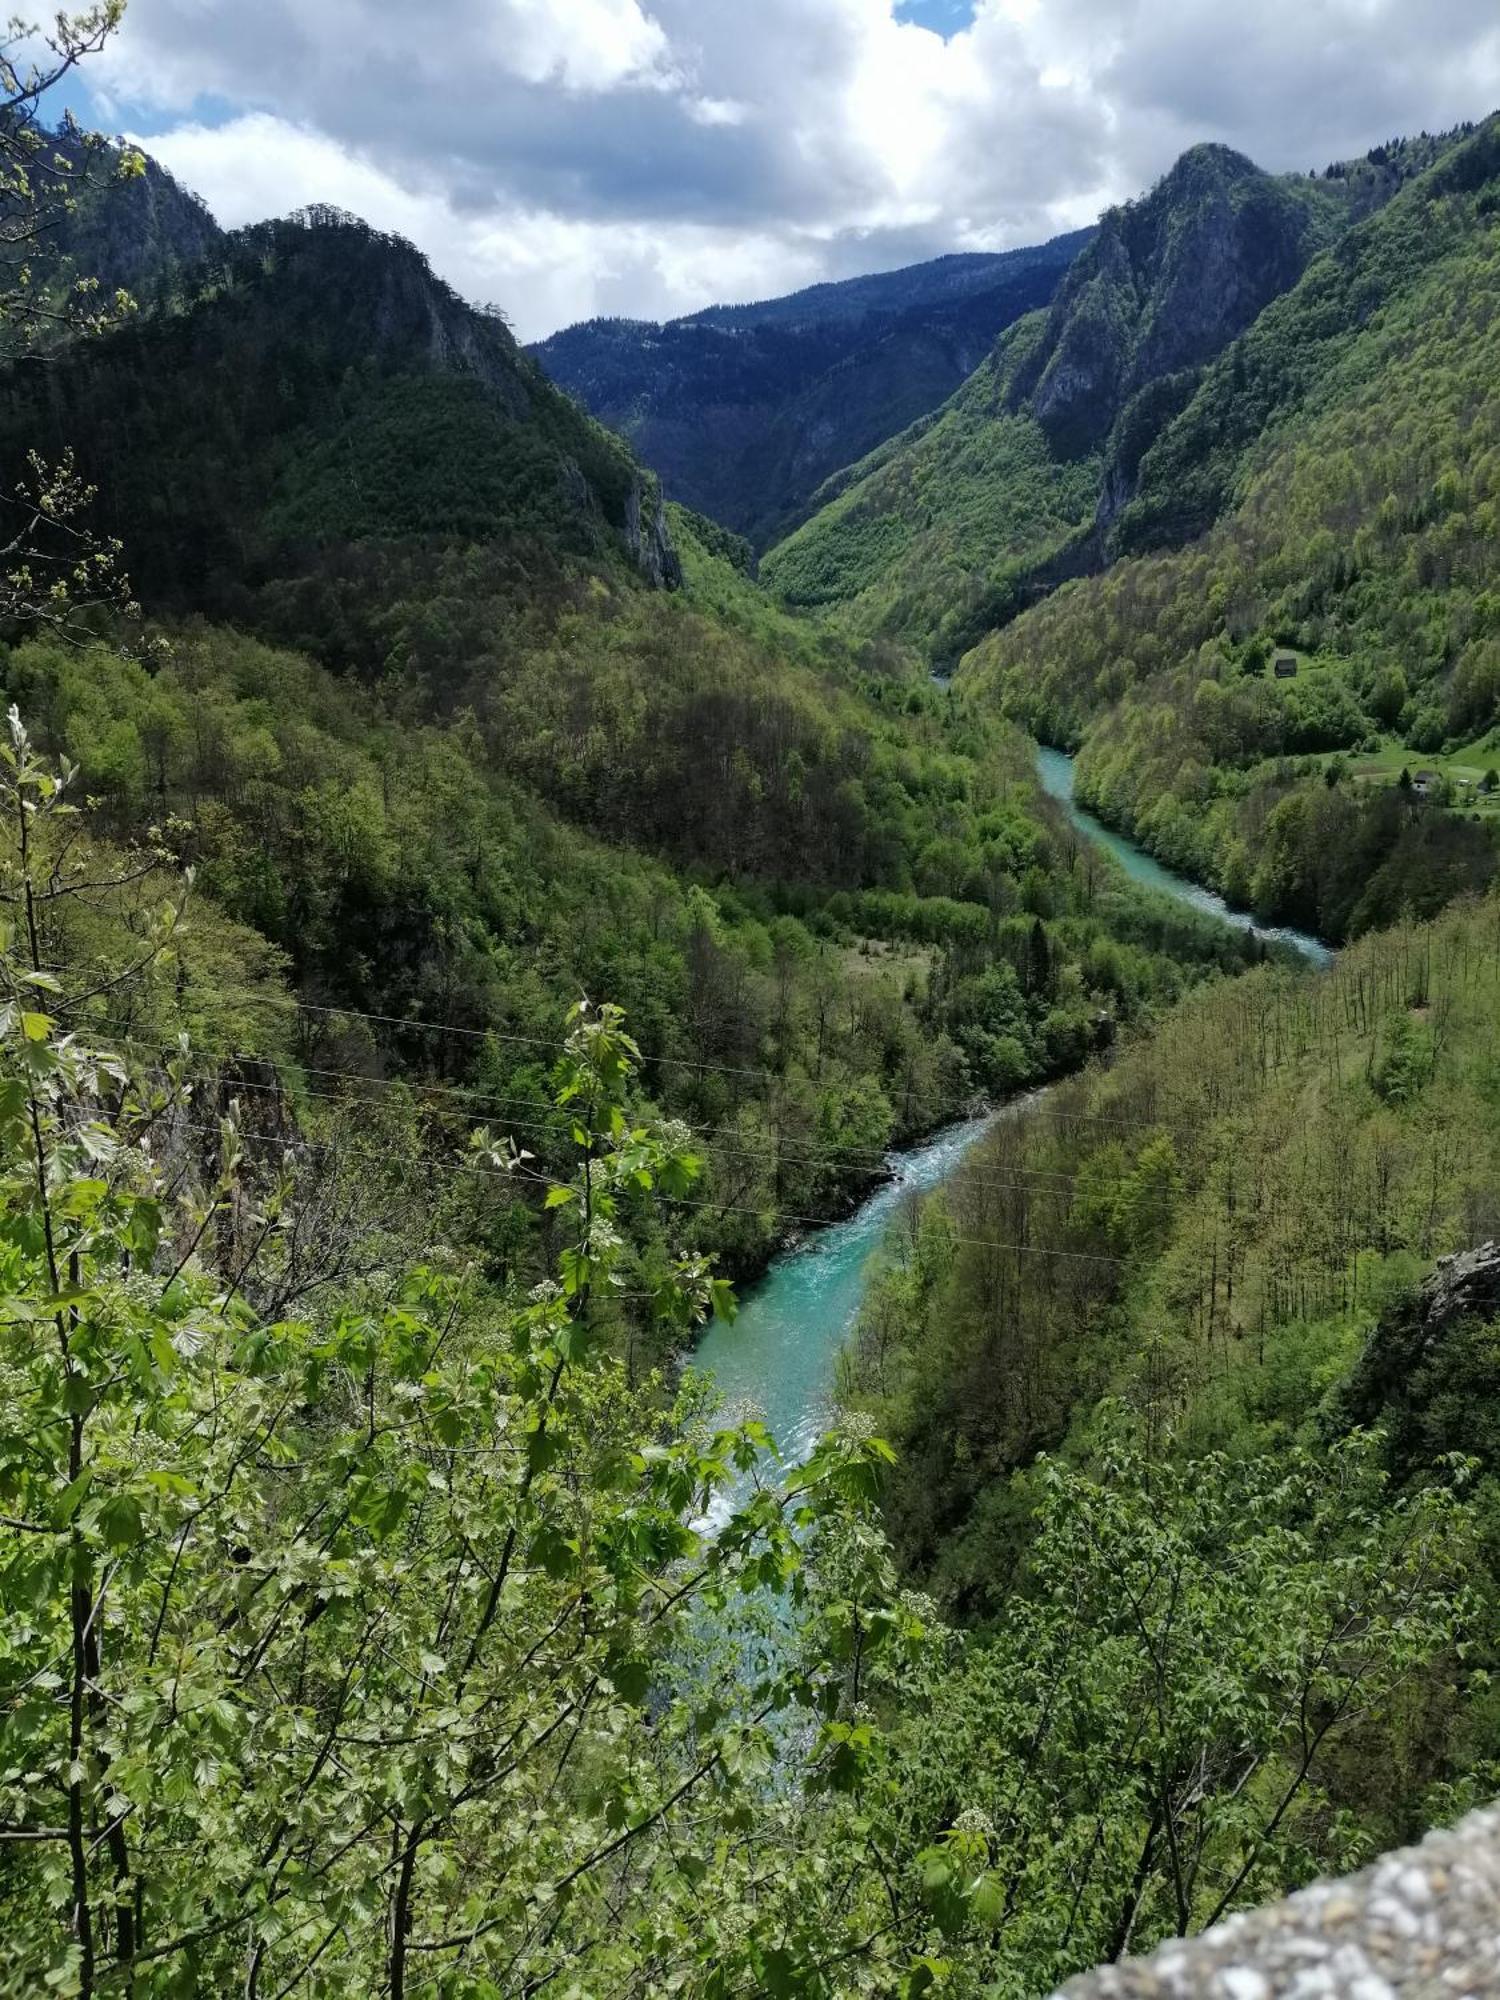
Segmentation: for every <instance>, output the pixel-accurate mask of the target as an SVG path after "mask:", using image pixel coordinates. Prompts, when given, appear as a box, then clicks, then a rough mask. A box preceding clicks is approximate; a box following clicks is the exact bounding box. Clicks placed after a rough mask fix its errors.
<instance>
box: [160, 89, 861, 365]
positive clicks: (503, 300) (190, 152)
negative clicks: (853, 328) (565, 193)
mask: <svg viewBox="0 0 1500 2000" xmlns="http://www.w3.org/2000/svg"><path fill="white" fill-rule="evenodd" d="M132 136H133V137H136V138H137V143H139V144H141V145H143V146H146V147H148V148H149V149H150V150H151V151H152V152H153V153H154V154H155V155H156V157H157V158H158V159H159V160H160V161H161V162H162V164H163V165H164V166H166V167H167V168H169V169H170V171H171V172H172V173H174V174H175V175H176V176H177V178H178V179H179V180H180V181H182V182H183V183H184V184H185V185H187V186H188V187H191V188H194V189H196V190H197V191H198V192H199V193H200V194H201V195H202V196H203V198H204V200H205V201H206V202H207V203H208V205H209V207H210V208H211V209H212V210H213V211H214V214H215V215H216V216H218V218H219V220H220V221H221V222H222V223H224V224H225V226H226V227H229V228H234V227H237V226H239V225H240V224H242V223H246V222H258V221H260V220H261V219H263V218H264V217H266V216H268V215H282V214H286V213H287V212H289V211H290V210H292V209H294V208H304V207H308V206H310V205H311V204H313V203H317V202H325V203H327V204H329V205H330V206H331V207H334V208H342V209H347V210H349V211H350V212H351V213H352V214H355V215H359V216H362V217H363V218H364V219H365V221H367V222H369V223H370V224H372V225H373V226H374V227H375V228H377V229H384V230H390V231H393V232H394V233H395V234H397V235H399V236H405V237H407V238H409V239H410V240H411V241H412V242H414V243H417V244H419V245H420V246H421V247H422V249H423V250H424V251H425V252H426V253H427V255H428V257H429V258H430V259H431V260H432V263H433V266H434V268H435V269H436V270H437V271H438V272H439V274H440V275H441V276H442V277H444V278H446V279H447V280H448V282H449V283H450V284H452V285H454V286H455V287H456V288H457V289H458V290H459V291H460V292H462V293H463V294H464V295H465V296H466V297H467V298H470V299H474V300H477V301H482V302H486V303H491V302H492V303H494V304H496V305H500V306H502V307H504V308H505V309H506V311H507V312H509V313H510V315H511V317H512V319H513V321H514V323H515V327H516V331H517V333H518V334H519V335H520V337H521V338H522V339H523V340H531V339H535V338H538V337H539V336H540V335H542V334H544V333H547V332H550V331H551V329H552V328H554V327H557V326H563V325H566V324H567V323H569V322H570V321H573V320H577V319H588V318H591V317H593V316H594V315H595V314H597V313H608V314H615V313H626V314H638V315H641V314H643V315H644V316H647V317H651V318H661V319H666V318H672V317H674V316H675V315H677V314H678V313H685V312H691V311H693V310H694V309H695V308H696V307H698V306H701V305H703V304H704V303H705V302H706V301H707V300H709V299H711V298H733V299H752V298H764V297H766V296H768V295H769V294H772V293H775V292H778V291H786V290H791V289H794V288H796V287H797V286H799V285H805V284H811V283H812V282H814V281H815V280H816V279H817V278H819V277H820V276H821V275H822V266H821V261H820V258H819V256H818V253H817V249H816V247H815V246H807V247H803V248H799V247H797V246H794V245H792V246H789V245H787V244H784V243H782V242H781V241H779V240H778V239H777V238H776V237H775V236H772V235H767V234H763V233H758V232H753V231H751V232H740V231H736V232H734V234H733V235H732V236H730V237H727V238H726V237H725V236H724V235H723V233H722V232H720V231H718V230H714V229H708V228H704V227H703V226H701V225H692V224H689V225H683V226H677V227H673V228H670V229H667V230H664V231H663V230H660V229H658V228H655V227H647V226H642V225H639V224H630V223H616V222H608V223H601V222H590V221H587V220H577V219H570V218H568V217H566V216H559V215H553V214H549V213H547V212H545V211H542V210H528V209H525V208H522V207H495V208H492V209H489V210H486V211H485V212H484V213H483V214H478V215H476V214H467V213H460V212H457V211H455V209H454V208H453V207H452V205H451V204H450V202H449V201H448V199H447V196H446V194H445V192H444V190H443V188H442V186H441V184H440V183H439V182H438V181H436V180H433V181H432V182H430V183H428V184H427V185H424V186H418V185H414V184H413V183H412V182H410V181H409V180H407V181H398V180H397V179H395V178H394V177H393V176H392V175H391V174H390V173H388V172H386V171H385V170H384V169H383V168H382V167H381V166H379V165H378V164H375V163H372V162H370V161H367V160H363V159H360V158H358V157H356V156H355V155H353V154H351V153H350V152H348V151H347V150H345V148H343V147H342V146H340V145H339V144H338V143H337V142H336V141H334V140H332V139H329V138H327V137H325V136H324V135H322V134H321V133H318V132H314V131H312V130H310V129H308V128H306V127H303V126H298V125H293V124H290V123H289V122H287V121H286V120H284V119H280V118H276V117H273V116H272V115H270V114H269V113H267V112H250V113H247V114H245V115H244V116H242V117H239V118H234V119H230V120H229V121H227V122H226V123H224V124H222V125H206V124H201V123H194V122H187V123H183V124H180V125H176V126H173V127H172V128H171V129H170V130H168V131H166V132H161V133H157V134H156V135H154V136H153V137H151V138H149V139H148V138H142V137H139V135H132Z"/></svg>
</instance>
